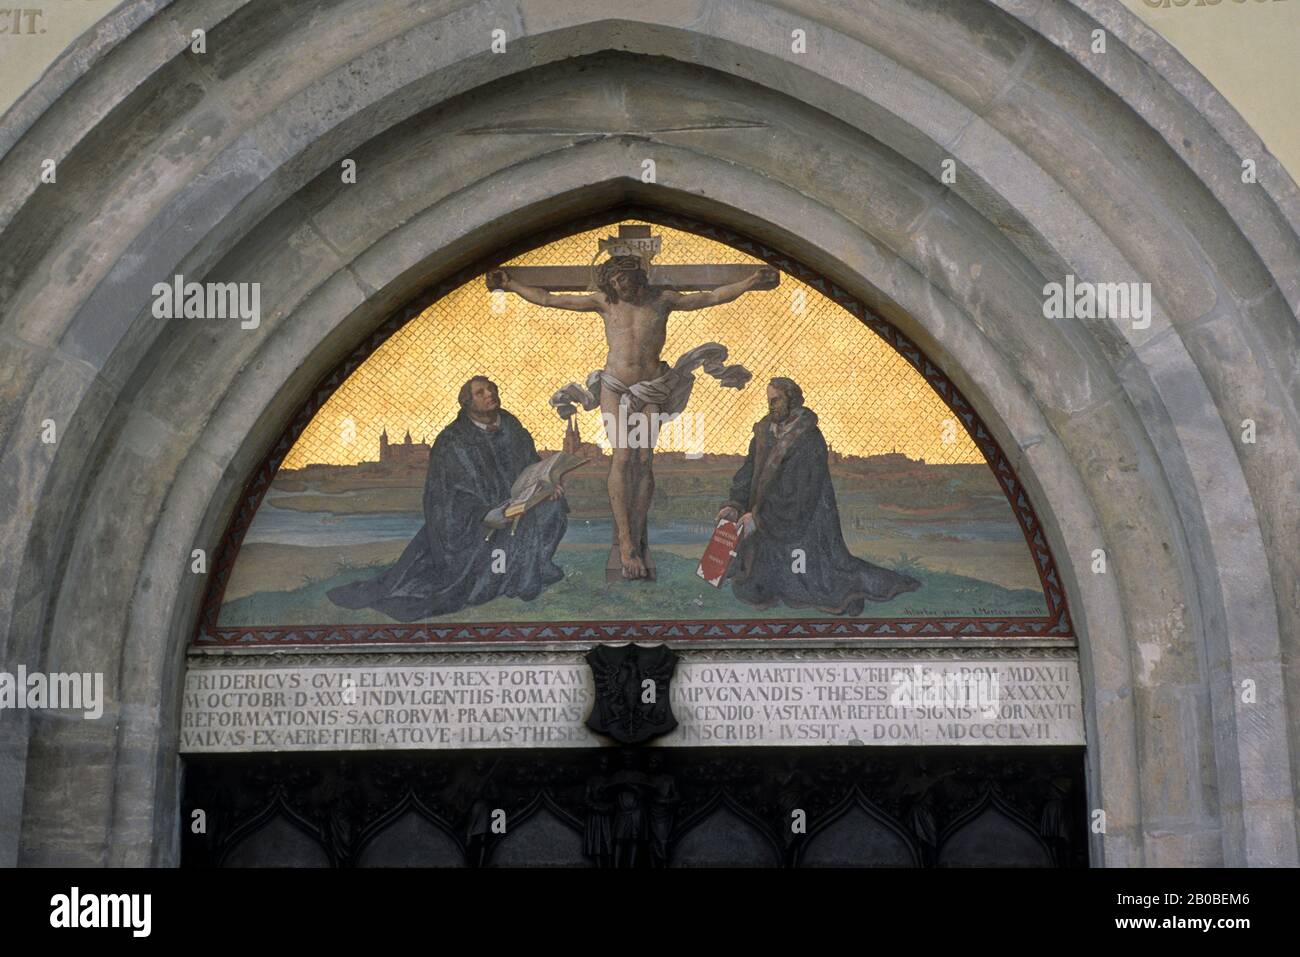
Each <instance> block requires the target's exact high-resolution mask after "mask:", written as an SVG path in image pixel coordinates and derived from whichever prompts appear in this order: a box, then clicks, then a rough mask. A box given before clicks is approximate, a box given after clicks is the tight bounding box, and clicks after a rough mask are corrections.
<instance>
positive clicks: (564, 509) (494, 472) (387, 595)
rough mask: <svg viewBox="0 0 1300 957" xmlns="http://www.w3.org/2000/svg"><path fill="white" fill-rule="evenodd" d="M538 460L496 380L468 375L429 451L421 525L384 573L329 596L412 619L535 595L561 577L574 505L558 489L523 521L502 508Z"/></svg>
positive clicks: (348, 605) (342, 603) (346, 603)
mask: <svg viewBox="0 0 1300 957" xmlns="http://www.w3.org/2000/svg"><path fill="white" fill-rule="evenodd" d="M537 461H540V456H539V455H538V454H537V449H536V447H535V446H534V444H533V437H532V435H530V434H529V432H528V430H527V429H525V428H524V427H523V425H522V424H521V423H520V421H519V420H518V419H517V418H515V417H514V416H513V415H511V414H510V413H509V412H506V411H505V410H503V409H502V408H501V402H500V399H499V397H498V393H497V387H496V384H495V383H493V382H492V381H491V380H490V379H487V378H485V377H483V376H475V377H474V378H472V379H470V380H469V381H468V382H466V383H465V385H464V386H462V387H461V390H460V414H459V415H458V416H457V417H456V419H455V421H454V422H452V423H451V425H449V426H447V427H446V428H445V429H443V430H442V431H441V432H439V433H438V437H437V439H435V440H434V443H433V448H432V450H430V452H429V471H428V474H427V475H426V477H425V483H424V527H423V528H421V529H420V531H419V532H418V533H417V534H416V536H415V538H413V539H412V540H411V543H410V544H409V545H407V546H406V551H404V552H402V557H401V558H399V559H398V560H397V563H396V564H395V565H393V566H392V567H391V568H389V569H388V570H387V571H385V572H384V573H383V574H382V575H380V576H379V577H378V578H375V579H371V580H366V581H359V582H353V583H351V584H349V585H340V586H339V587H338V588H332V589H330V591H329V592H327V594H328V596H329V600H330V601H332V602H334V604H336V605H339V606H341V607H343V608H353V609H356V608H373V609H375V610H376V611H380V612H383V613H384V614H385V615H387V616H388V617H389V618H395V619H397V620H398V621H416V620H417V619H424V618H430V617H432V616H434V615H447V614H451V613H452V612H455V611H459V610H460V609H462V608H464V607H466V606H468V605H481V604H483V603H484V602H487V601H491V600H492V599H494V598H500V597H509V598H521V599H523V600H525V601H531V600H532V599H534V598H536V597H537V596H538V595H539V594H541V592H542V589H544V588H546V587H547V586H548V585H553V584H555V583H556V582H558V581H560V580H561V579H563V578H564V571H563V570H562V569H561V568H560V566H559V565H557V564H555V562H554V561H552V558H553V556H554V555H555V549H556V548H557V547H558V546H559V544H560V539H561V538H563V537H564V531H565V528H566V527H567V526H568V513H569V506H568V504H567V503H566V502H565V501H564V499H563V498H562V497H560V495H561V490H560V489H558V488H557V489H556V493H555V496H554V497H553V498H552V499H550V500H548V501H545V502H542V503H540V504H538V505H535V506H534V507H532V508H530V509H529V510H528V511H527V512H525V513H524V514H523V515H522V516H520V518H519V519H518V522H517V524H514V523H512V522H511V521H510V520H508V519H506V518H505V516H504V511H503V508H502V506H503V505H504V503H505V502H507V501H508V500H509V499H510V486H511V485H512V484H513V483H514V480H515V479H516V478H518V476H519V473H520V472H522V471H523V470H524V469H525V468H527V467H528V466H529V465H532V464H533V463H534V462H537ZM512 525H513V529H512Z"/></svg>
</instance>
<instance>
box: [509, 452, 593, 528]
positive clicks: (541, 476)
mask: <svg viewBox="0 0 1300 957" xmlns="http://www.w3.org/2000/svg"><path fill="white" fill-rule="evenodd" d="M586 464H587V459H584V458H581V457H579V456H577V455H571V454H569V453H568V452H555V453H552V454H551V455H548V456H547V457H546V458H544V459H542V460H541V461H540V462H534V463H533V464H532V465H530V466H528V468H526V469H524V470H523V471H522V472H520V473H519V477H518V478H516V479H515V481H514V484H512V485H511V486H510V501H508V502H506V503H505V504H504V505H499V506H497V508H495V509H493V510H492V511H491V512H489V513H488V518H489V519H491V518H493V517H494V516H503V517H505V518H507V519H514V520H515V521H516V522H517V521H518V520H519V519H520V517H521V516H522V515H523V514H524V513H525V512H527V511H528V510H529V509H530V508H532V507H533V506H534V505H539V504H541V503H542V502H545V501H546V500H547V499H549V498H550V497H551V496H552V495H554V494H555V486H557V485H558V484H560V481H561V480H562V479H563V478H564V476H566V475H568V474H569V473H570V472H572V471H573V470H574V469H576V468H580V467H581V466H583V465H586Z"/></svg>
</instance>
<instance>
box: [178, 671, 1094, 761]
mask: <svg viewBox="0 0 1300 957" xmlns="http://www.w3.org/2000/svg"><path fill="white" fill-rule="evenodd" d="M593 694H594V691H593V686H592V678H591V672H590V669H589V668H588V667H587V665H586V664H585V663H584V662H583V661H582V660H581V658H579V657H578V656H577V655H574V656H573V660H572V661H565V660H549V661H545V662H529V663H510V662H506V661H503V662H502V663H500V664H497V663H494V662H492V661H491V660H480V661H474V662H472V663H468V662H466V663H455V664H427V663H421V664H392V665H371V664H366V665H356V666H348V665H344V664H343V663H342V662H340V664H339V666H330V665H311V666H297V667H283V666H279V665H268V666H265V667H258V666H253V667H235V666H231V665H230V664H226V665H223V666H218V667H210V666H204V665H201V664H200V663H199V662H195V663H194V664H193V665H192V666H191V667H190V669H189V672H188V674H187V675H186V680H185V701H184V711H183V714H182V718H181V740H180V750H181V751H182V752H185V753H215V752H245V751H348V750H386V749H395V750H403V749H425V748H456V749H460V748H545V747H551V748H564V747H569V748H572V747H598V746H601V745H603V744H608V743H609V742H608V741H607V740H606V739H604V738H602V737H601V736H599V735H596V734H594V733H593V732H591V731H589V730H588V729H587V727H586V725H585V721H586V718H587V715H588V714H589V713H590V711H591V704H592V698H593ZM670 695H671V700H672V705H673V713H674V714H675V715H676V717H677V720H678V723H679V724H678V728H677V729H676V730H675V731H674V732H673V733H672V734H669V735H666V736H664V737H661V738H659V739H657V740H656V741H655V742H654V743H655V744H658V745H662V746H666V747H690V746H699V747H729V746H740V745H745V746H753V745H757V746H764V745H766V746H789V745H828V744H830V745H834V744H844V745H851V744H861V745H875V746H880V745H901V746H914V745H941V746H950V745H981V746H988V745H1058V746H1059V745H1081V744H1083V743H1084V738H1083V719H1082V715H1081V711H1080V701H1081V696H1080V686H1079V673H1078V665H1077V663H1076V662H1075V661H1074V660H1073V659H1072V658H1064V657H1053V658H1033V657H1026V658H1025V659H1023V660H1017V659H1013V658H998V659H983V660H969V659H963V658H956V657H955V658H954V659H953V660H925V661H921V662H919V661H916V660H907V659H902V660H887V659H881V658H875V659H852V660H837V659H836V658H835V657H834V655H830V654H828V655H827V656H826V657H825V658H824V659H816V658H800V659H798V660H760V661H736V660H732V659H728V660H718V661H710V660H707V659H702V658H691V659H689V660H683V661H682V662H681V663H680V664H679V665H678V668H677V672H676V675H675V677H674V679H673V682H672V687H671V691H670Z"/></svg>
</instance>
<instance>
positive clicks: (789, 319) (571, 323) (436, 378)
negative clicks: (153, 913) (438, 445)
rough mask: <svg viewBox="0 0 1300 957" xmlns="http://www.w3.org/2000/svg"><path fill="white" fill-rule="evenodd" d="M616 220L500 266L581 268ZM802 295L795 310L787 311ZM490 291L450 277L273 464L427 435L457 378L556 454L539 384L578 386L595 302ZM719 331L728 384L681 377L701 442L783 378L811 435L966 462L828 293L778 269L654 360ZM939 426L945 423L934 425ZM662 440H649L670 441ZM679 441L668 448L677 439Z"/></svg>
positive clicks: (756, 408) (660, 260)
mask: <svg viewBox="0 0 1300 957" xmlns="http://www.w3.org/2000/svg"><path fill="white" fill-rule="evenodd" d="M653 230H654V233H655V234H656V235H659V236H661V237H662V238H663V249H662V251H661V252H660V254H659V255H658V256H657V257H656V258H655V263H656V264H657V265H671V264H674V263H754V264H755V265H756V266H757V265H762V263H761V262H760V261H759V260H757V259H754V258H752V257H750V256H746V255H745V254H743V253H741V252H738V251H737V250H735V249H732V248H731V247H730V246H725V245H723V244H721V243H717V242H714V241H713V240H710V239H705V238H703V237H700V236H695V235H693V234H691V233H684V232H679V231H678V230H675V229H669V228H667V227H661V226H654V227H653ZM617 231H618V228H617V225H610V226H606V227H602V228H600V229H596V230H592V231H590V232H586V233H579V234H577V235H574V236H570V237H569V238H567V239H562V240H560V241H558V242H554V243H551V244H549V245H547V246H543V247H541V248H539V249H535V250H532V251H531V252H529V253H527V254H526V255H523V256H520V257H518V258H517V259H513V260H511V261H510V265H520V266H532V265H537V266H543V265H586V264H588V263H590V262H591V260H592V257H593V255H594V254H595V251H596V243H597V240H598V239H600V238H602V237H604V236H610V235H614V234H616V233H617ZM800 299H802V303H803V308H802V311H798V305H799V301H800ZM493 306H494V303H493V301H492V294H491V293H490V292H489V291H488V289H487V288H486V286H485V284H484V282H483V280H482V278H481V277H479V278H476V279H474V280H472V281H471V282H469V283H466V284H465V285H463V286H461V287H459V288H457V289H456V290H454V291H453V292H452V293H450V294H449V295H447V296H444V297H443V298H442V299H441V300H439V301H438V302H436V303H434V304H433V305H432V306H430V307H429V308H428V309H426V310H425V311H424V312H422V313H421V314H420V315H419V316H417V317H415V318H414V319H412V320H411V321H410V322H408V323H407V324H406V325H405V326H403V327H402V328H401V329H400V330H398V331H397V332H396V333H395V334H394V335H393V336H392V337H390V338H389V339H388V341H387V342H385V343H384V344H383V345H382V346H380V347H379V348H378V349H376V350H375V352H374V353H373V354H372V355H371V356H370V358H369V359H367V360H366V361H365V362H364V363H363V364H362V365H361V366H360V368H358V369H357V370H356V372H354V373H353V374H352V375H351V377H349V378H348V380H347V381H346V382H344V383H343V385H342V386H341V387H340V388H339V389H338V390H337V391H336V392H335V393H334V395H333V396H331V397H330V399H329V400H328V401H327V402H326V403H325V405H324V407H323V408H322V409H321V410H320V411H319V412H318V413H317V414H316V416H315V418H313V419H312V421H311V423H310V424H309V425H308V426H307V428H306V430H305V431H304V432H303V434H302V436H301V437H300V438H299V439H298V441H297V443H296V444H295V445H294V447H293V448H292V449H291V450H290V452H289V454H288V456H287V457H286V459H285V461H284V465H283V467H284V468H290V469H292V468H301V467H302V466H304V465H308V464H311V463H322V464H333V465H352V464H356V463H358V462H365V461H377V460H378V458H379V433H380V431H381V430H383V429H384V428H385V427H386V428H387V429H388V438H389V441H390V442H400V441H402V437H403V435H404V433H405V432H406V430H407V429H410V431H411V436H412V439H413V440H414V441H416V442H419V441H422V440H425V439H426V438H427V439H428V440H429V441H432V439H433V437H434V436H436V435H437V434H438V432H439V431H440V430H441V429H443V428H444V427H445V426H447V425H448V424H449V423H450V422H451V421H452V420H453V419H454V418H455V417H456V413H457V411H458V407H457V404H456V395H457V393H458V392H459V390H460V387H461V384H462V383H464V382H465V380H466V379H468V378H469V377H470V376H472V375H476V374H484V375H487V376H489V377H490V378H491V379H493V380H494V381H495V382H496V383H497V384H498V385H499V386H500V388H501V404H502V406H503V407H504V408H505V409H507V410H508V411H510V412H512V413H513V414H514V415H516V416H518V418H519V419H520V421H521V422H522V423H523V424H524V426H525V427H526V428H527V429H528V430H529V431H530V432H531V433H532V434H533V438H534V440H535V441H536V442H537V446H538V448H539V449H558V448H559V447H560V445H561V442H562V441H563V437H564V423H563V420H561V419H560V418H559V416H557V415H556V413H555V411H554V410H553V409H552V408H551V407H550V405H549V404H548V399H549V398H550V396H551V394H552V393H554V392H555V391H556V390H557V389H559V388H561V387H562V386H564V385H565V384H566V383H568V382H571V381H577V382H581V381H584V380H585V379H586V376H587V374H588V373H589V372H590V371H591V370H592V369H597V368H600V367H602V366H603V365H604V362H605V338H604V331H603V328H602V324H601V320H600V317H599V316H598V315H597V314H596V313H581V312H567V311H563V310H559V309H546V308H543V307H541V306H535V305H533V304H532V303H529V302H525V301H524V300H523V299H520V298H519V297H518V296H515V295H511V294H506V295H504V296H499V297H498V300H497V302H496V303H495V306H496V310H497V311H494V310H493ZM711 341H712V342H721V343H722V344H723V345H725V346H727V348H728V349H729V350H730V352H731V355H730V358H729V360H728V361H730V362H739V363H741V364H742V365H744V366H745V367H746V368H748V369H749V370H750V371H751V372H752V373H754V380H753V381H752V382H751V383H750V384H749V385H748V386H747V387H746V388H745V389H742V390H735V389H723V388H721V387H719V386H718V384H717V382H716V381H715V380H714V379H712V378H710V377H708V376H705V375H703V374H702V373H697V374H696V384H695V391H694V392H693V393H692V395H691V404H690V405H689V406H688V407H687V413H688V414H689V413H691V412H693V411H698V412H702V413H703V414H704V419H703V426H704V451H706V452H718V453H727V452H730V453H738V454H742V455H743V454H744V453H745V451H746V449H747V448H748V447H749V439H750V436H751V435H752V430H753V425H754V423H755V422H756V421H758V420H759V419H760V418H762V417H763V416H764V415H765V414H766V413H767V399H766V390H765V386H766V383H767V380H768V379H770V378H771V377H773V376H777V375H783V376H789V377H790V378H792V379H794V380H795V381H796V382H798V383H799V384H800V386H802V387H803V391H804V399H805V403H806V404H807V406H808V407H809V408H811V409H813V410H814V411H815V412H816V413H817V415H818V418H819V420H820V421H819V425H820V427H821V430H822V433H823V434H824V435H825V436H826V441H827V442H829V443H830V444H831V445H832V446H834V448H835V449H836V450H837V451H840V452H842V453H844V454H846V455H859V456H869V455H879V454H882V453H886V452H890V451H894V450H897V451H899V452H902V453H904V454H906V455H908V456H909V457H911V458H913V459H921V458H923V459H925V460H926V461H927V462H943V463H955V462H982V461H983V460H984V459H983V456H982V455H981V454H980V452H979V450H978V449H977V448H976V447H975V444H974V443H973V442H972V441H971V440H970V437H969V436H968V435H967V434H966V432H965V430H964V429H962V428H961V426H960V423H958V422H957V420H956V418H955V417H954V416H953V414H952V411H951V410H950V409H949V408H948V407H947V406H946V405H945V404H944V403H943V400H942V399H940V398H939V396H938V395H937V394H936V393H935V392H934V390H933V389H931V388H930V386H929V385H927V384H926V382H925V379H923V378H922V377H921V375H920V373H918V372H917V371H916V370H915V369H913V368H912V367H911V366H910V365H908V364H907V362H906V361H905V360H904V359H903V358H902V357H901V356H899V355H898V354H897V353H896V352H894V350H893V349H891V348H890V347H889V346H888V345H887V344H886V343H885V342H884V340H882V339H881V338H880V337H879V336H877V335H876V334H875V333H874V332H872V331H871V330H870V329H868V328H867V327H866V326H865V325H863V324H862V323H861V322H859V321H858V320H857V319H855V318H854V317H853V316H852V315H850V314H849V313H848V312H847V311H845V310H844V309H842V308H840V307H839V306H838V305H836V304H835V303H834V302H832V301H831V300H830V299H827V298H826V297H825V296H823V295H822V294H821V293H819V292H817V291H816V290H814V289H812V288H811V287H809V286H807V285H805V284H804V283H801V282H799V281H798V280H796V279H794V278H792V277H791V276H789V275H786V274H784V273H783V274H782V275H781V284H780V286H779V287H777V288H776V289H773V290H768V291H763V292H750V293H746V294H745V295H744V296H742V297H741V298H740V299H738V300H736V301H735V302H732V303H728V304H726V305H723V306H715V307H713V308H711V309H703V310H700V311H698V312H679V313H675V314H673V315H672V316H670V317H669V320H668V341H667V344H666V345H665V347H664V359H665V360H666V361H667V362H668V363H669V364H671V363H672V362H673V361H674V360H676V358H677V357H678V356H679V355H680V354H681V353H683V352H685V351H687V350H688V349H691V348H693V347H695V346H697V345H699V344H701V343H704V342H711ZM578 423H579V427H580V428H581V430H582V435H583V438H584V439H586V440H588V441H597V440H598V438H599V433H600V415H599V412H598V411H597V410H593V411H592V412H580V413H579V416H578ZM945 423H947V424H946V425H945ZM670 442H671V439H668V440H665V441H661V443H660V447H661V448H664V447H672V446H671V444H667V443H670ZM677 447H678V448H680V445H678V446H677Z"/></svg>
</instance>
